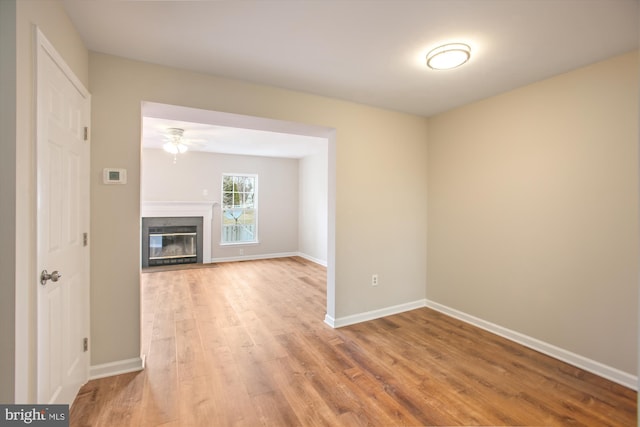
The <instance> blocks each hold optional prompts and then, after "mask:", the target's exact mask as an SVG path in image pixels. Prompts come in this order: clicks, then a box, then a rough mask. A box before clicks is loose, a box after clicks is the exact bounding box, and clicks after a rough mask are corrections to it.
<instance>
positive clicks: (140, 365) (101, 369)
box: [89, 357, 144, 380]
mask: <svg viewBox="0 0 640 427" xmlns="http://www.w3.org/2000/svg"><path fill="white" fill-rule="evenodd" d="M143 369H144V357H134V358H133V359H126V360H118V361H116V362H110V363H103V364H101V365H94V366H91V367H90V368H89V379H90V380H95V379H98V378H104V377H110V376H112V375H120V374H126V373H129V372H136V371H142V370H143Z"/></svg>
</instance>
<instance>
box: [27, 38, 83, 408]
mask: <svg viewBox="0 0 640 427" xmlns="http://www.w3.org/2000/svg"><path fill="white" fill-rule="evenodd" d="M34 40H35V52H34V55H35V66H34V85H35V90H34V92H35V100H36V118H35V126H36V129H35V144H34V146H35V150H36V151H35V152H34V162H35V165H36V168H37V170H36V176H39V174H40V170H39V165H38V152H37V150H38V146H39V145H40V143H41V140H40V139H41V138H44V137H46V136H47V135H43V133H44V132H43V124H42V118H41V117H40V114H39V112H38V111H39V109H40V106H39V104H40V102H42V95H41V92H42V90H41V88H40V87H39V82H40V80H41V77H40V72H41V71H40V67H39V66H38V64H40V63H41V62H42V61H45V60H52V61H53V63H54V64H55V65H56V66H57V67H58V68H59V69H60V70H61V71H62V73H63V74H64V75H65V77H66V78H67V79H68V80H69V82H70V83H71V84H72V85H73V87H74V88H75V89H76V90H77V91H78V93H79V94H80V95H81V97H82V98H84V100H85V102H86V103H87V104H88V109H89V111H88V112H87V117H86V118H85V120H86V121H85V122H84V124H85V125H86V126H87V127H88V126H89V122H90V118H91V115H90V108H91V95H90V94H89V91H88V90H87V89H86V88H85V87H84V85H83V84H82V82H81V81H80V80H79V79H78V77H77V76H76V75H75V74H74V73H73V71H72V70H71V68H70V67H69V66H68V65H67V63H66V62H65V61H64V59H63V58H62V56H61V55H60V54H59V53H58V52H57V51H56V49H55V48H54V47H53V45H52V44H51V42H49V40H47V38H46V37H45V35H44V34H43V33H42V31H41V30H40V29H39V28H38V27H34ZM47 58H48V59H47ZM87 104H85V105H87ZM85 139H86V140H87V141H86V143H87V144H89V141H88V134H87V137H86V138H85ZM86 161H87V163H86V165H84V167H86V168H90V165H89V161H90V158H87V159H86ZM87 171H89V169H87ZM89 178H90V173H87V174H86V179H87V181H88V180H89ZM86 185H87V192H86V194H84V195H81V196H80V197H83V196H84V198H86V201H85V202H84V203H85V207H86V209H85V210H84V212H83V213H84V215H82V218H81V222H82V224H81V225H80V226H81V227H82V228H81V229H82V230H83V231H86V232H87V233H88V232H89V218H90V211H89V209H90V206H89V203H90V202H89V192H88V186H89V183H88V182H87V183H86ZM40 191H41V190H40V180H39V178H38V179H36V195H37V196H36V198H37V197H38V196H39V194H40ZM39 203H40V202H39V201H38V200H36V204H39ZM37 215H40V213H39V212H38V209H37ZM39 219H40V218H38V219H37V220H36V265H35V266H36V269H37V271H36V274H35V276H36V278H37V280H36V281H35V283H33V284H32V285H31V286H33V287H34V288H35V289H34V295H35V297H36V322H35V325H34V326H35V330H36V334H35V335H36V367H37V366H40V359H41V354H42V353H41V351H42V349H41V348H40V343H39V338H38V336H39V335H40V333H39V326H38V325H39V323H40V321H39V317H40V313H39V309H38V307H39V303H38V302H37V301H38V298H39V297H38V295H39V292H38V291H39V290H40V289H39V287H40V286H41V285H40V280H39V279H40V269H41V268H42V266H41V265H40V260H38V259H37V258H38V254H39V253H40V248H39V245H40V238H39V233H40V230H39V228H40V227H39V225H38V224H39ZM85 246H87V247H86V248H85V249H86V250H83V251H82V255H81V260H80V262H81V263H82V265H83V266H84V268H83V269H82V276H83V279H84V283H86V284H87V285H86V286H87V287H86V291H87V292H86V295H85V296H84V298H83V303H84V304H83V307H81V308H79V311H81V316H82V319H83V323H84V324H85V325H86V331H85V332H86V336H87V337H89V332H90V327H89V319H90V307H89V289H90V284H89V280H90V272H89V261H90V258H89V247H88V243H87V244H86V245H85ZM78 345H80V343H78ZM82 362H83V366H81V372H82V375H83V378H82V382H83V383H84V382H86V381H87V380H88V377H89V364H90V355H89V352H88V351H87V355H86V357H84V358H83V360H82ZM40 375H41V372H40V370H39V369H38V368H36V381H35V383H36V393H35V395H36V396H38V397H37V398H38V399H39V396H40V394H41V393H40V389H39V387H40ZM75 393H77V390H74V391H73V392H72V393H71V394H73V396H70V395H69V396H63V400H64V402H63V401H60V402H56V403H72V401H73V398H74V397H75ZM68 400H70V401H68ZM38 403H50V402H38Z"/></svg>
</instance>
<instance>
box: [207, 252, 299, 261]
mask: <svg viewBox="0 0 640 427" xmlns="http://www.w3.org/2000/svg"><path fill="white" fill-rule="evenodd" d="M298 255H299V254H298V252H280V253H276V254H261V255H242V256H232V257H221V258H211V262H235V261H253V260H256V259H271V258H287V257H292V256H298Z"/></svg>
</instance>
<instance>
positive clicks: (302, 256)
mask: <svg viewBox="0 0 640 427" xmlns="http://www.w3.org/2000/svg"><path fill="white" fill-rule="evenodd" d="M297 256H299V257H300V258H304V259H306V260H308V261H311V262H315V263H316V264H320V265H321V266H323V267H326V266H327V261H326V260H321V259H318V258H314V257H312V256H310V255H307V254H303V253H302V252H298V253H297Z"/></svg>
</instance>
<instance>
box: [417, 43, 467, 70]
mask: <svg viewBox="0 0 640 427" xmlns="http://www.w3.org/2000/svg"><path fill="white" fill-rule="evenodd" d="M469 58H471V48H470V47H469V46H468V45H466V44H464V43H449V44H445V45H442V46H439V47H437V48H435V49H433V50H431V51H430V52H429V53H428V54H427V65H428V66H429V68H432V69H434V70H451V69H453V68H456V67H459V66H461V65H462V64H464V63H465V62H467V61H468V60H469Z"/></svg>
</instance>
